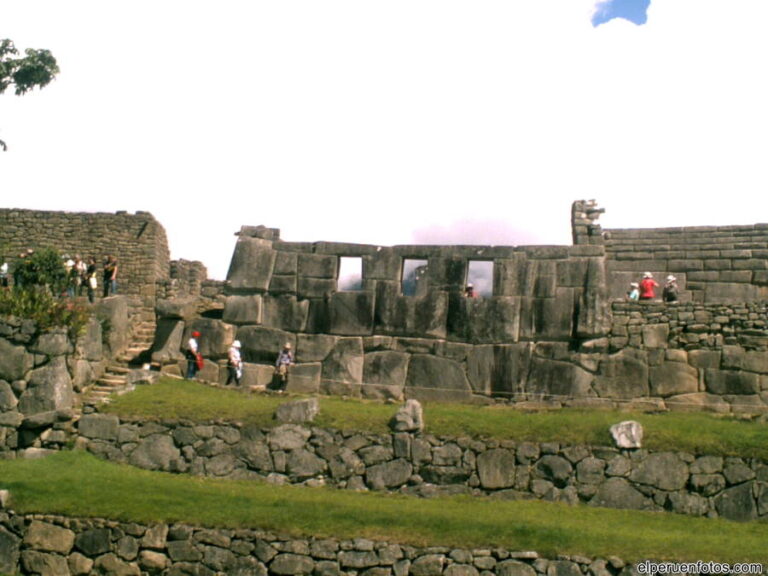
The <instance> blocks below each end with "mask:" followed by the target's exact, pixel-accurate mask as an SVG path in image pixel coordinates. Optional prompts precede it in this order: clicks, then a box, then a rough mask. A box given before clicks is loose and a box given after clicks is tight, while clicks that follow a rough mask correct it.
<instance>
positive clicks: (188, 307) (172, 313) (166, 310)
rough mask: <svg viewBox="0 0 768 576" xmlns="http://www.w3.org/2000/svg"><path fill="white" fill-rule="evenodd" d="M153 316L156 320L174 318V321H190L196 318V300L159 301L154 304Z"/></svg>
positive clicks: (175, 299)
mask: <svg viewBox="0 0 768 576" xmlns="http://www.w3.org/2000/svg"><path fill="white" fill-rule="evenodd" d="M155 314H156V315H157V317H158V318H174V319H176V320H187V321H189V320H192V319H194V318H195V317H196V316H197V298H192V297H188V298H172V299H161V300H158V301H157V304H155Z"/></svg>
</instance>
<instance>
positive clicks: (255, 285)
mask: <svg viewBox="0 0 768 576" xmlns="http://www.w3.org/2000/svg"><path fill="white" fill-rule="evenodd" d="M276 257H277V256H276V252H275V251H274V250H273V249H272V242H270V241H268V240H261V239H259V238H245V237H243V236H241V237H240V238H239V239H238V240H237V244H235V251H234V253H233V254H232V261H231V262H230V264H229V272H227V280H228V281H229V285H230V287H231V288H232V289H233V290H235V291H240V290H255V291H258V292H264V291H266V290H267V289H268V288H269V282H270V280H271V279H272V273H273V270H274V266H275V259H276Z"/></svg>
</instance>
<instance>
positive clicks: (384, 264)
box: [363, 248, 403, 282]
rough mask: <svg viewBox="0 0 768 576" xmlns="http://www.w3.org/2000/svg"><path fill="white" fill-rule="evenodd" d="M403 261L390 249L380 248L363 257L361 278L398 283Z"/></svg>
mask: <svg viewBox="0 0 768 576" xmlns="http://www.w3.org/2000/svg"><path fill="white" fill-rule="evenodd" d="M402 266H403V260H402V258H401V257H400V255H399V254H397V252H395V251H394V250H393V249H392V248H380V249H378V250H377V251H376V252H375V253H374V254H369V255H367V256H363V278H366V279H369V280H390V281H392V282H400V276H401V273H402Z"/></svg>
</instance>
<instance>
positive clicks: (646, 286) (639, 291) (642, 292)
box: [627, 272, 680, 303]
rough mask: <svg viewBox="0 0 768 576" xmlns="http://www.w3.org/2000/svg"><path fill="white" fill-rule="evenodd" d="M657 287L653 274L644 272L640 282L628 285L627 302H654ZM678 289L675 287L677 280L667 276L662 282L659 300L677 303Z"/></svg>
mask: <svg viewBox="0 0 768 576" xmlns="http://www.w3.org/2000/svg"><path fill="white" fill-rule="evenodd" d="M658 287H659V283H658V282H656V280H654V279H653V274H651V273H650V272H646V273H645V274H643V279H642V280H640V282H632V283H631V284H630V285H629V291H628V292H627V300H632V301H636V300H642V301H648V300H654V299H655V298H656V289H657V288H658ZM679 291H680V290H679V287H678V285H677V278H675V277H674V276H673V275H672V274H670V275H669V276H667V279H666V281H665V282H664V287H663V289H662V292H661V298H662V300H663V301H664V302H667V303H669V302H677V299H678V297H679Z"/></svg>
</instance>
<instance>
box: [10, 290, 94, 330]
mask: <svg viewBox="0 0 768 576" xmlns="http://www.w3.org/2000/svg"><path fill="white" fill-rule="evenodd" d="M0 315H6V316H16V317H19V318H25V319H29V320H32V321H33V322H34V323H35V324H36V325H37V328H38V329H39V330H49V329H51V328H55V327H59V326H63V327H65V328H67V329H68V330H69V335H70V337H72V338H73V339H74V338H76V337H77V336H78V335H79V334H80V333H82V331H83V329H84V328H85V325H86V324H87V323H88V319H89V317H90V313H89V311H88V310H87V309H86V308H85V307H84V306H82V305H79V304H76V303H75V302H73V301H72V300H67V299H57V298H54V297H53V296H52V295H51V294H50V293H49V292H47V291H43V290H13V291H10V290H4V291H1V292H0Z"/></svg>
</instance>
